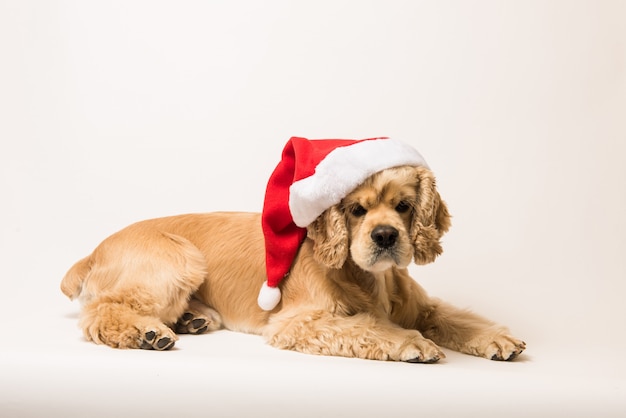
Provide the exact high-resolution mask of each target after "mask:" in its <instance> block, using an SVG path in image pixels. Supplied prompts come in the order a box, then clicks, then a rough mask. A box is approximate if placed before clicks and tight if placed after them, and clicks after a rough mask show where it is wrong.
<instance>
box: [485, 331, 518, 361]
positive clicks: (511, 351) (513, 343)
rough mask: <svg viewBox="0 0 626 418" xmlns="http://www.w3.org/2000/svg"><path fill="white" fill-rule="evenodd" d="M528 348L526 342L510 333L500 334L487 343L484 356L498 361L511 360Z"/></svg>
mask: <svg viewBox="0 0 626 418" xmlns="http://www.w3.org/2000/svg"><path fill="white" fill-rule="evenodd" d="M525 349H526V343H525V342H524V341H521V340H518V339H517V338H514V337H511V336H509V335H498V336H497V337H495V338H494V339H493V341H491V342H490V343H489V344H487V345H486V347H485V349H484V351H483V353H482V354H483V356H484V357H486V358H488V359H491V360H497V361H509V360H513V359H514V358H516V357H517V356H519V355H520V354H521V353H522V351H524V350H525Z"/></svg>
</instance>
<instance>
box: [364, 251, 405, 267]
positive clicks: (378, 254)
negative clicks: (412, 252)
mask: <svg viewBox="0 0 626 418" xmlns="http://www.w3.org/2000/svg"><path fill="white" fill-rule="evenodd" d="M367 264H368V266H369V268H368V270H370V271H382V270H387V269H389V268H391V267H393V266H401V265H402V264H403V263H402V260H401V259H400V256H399V254H398V251H397V250H396V249H395V248H375V249H374V250H373V251H372V254H371V256H370V259H369V260H368V263H367Z"/></svg>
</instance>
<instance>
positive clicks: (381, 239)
mask: <svg viewBox="0 0 626 418" xmlns="http://www.w3.org/2000/svg"><path fill="white" fill-rule="evenodd" d="M371 237H372V241H374V242H375V243H376V245H378V246H379V247H380V248H389V247H393V245H394V244H395V243H396V240H397V239H398V230H397V229H396V228H394V227H393V226H389V225H380V226H377V227H376V228H374V230H373V231H372V234H371Z"/></svg>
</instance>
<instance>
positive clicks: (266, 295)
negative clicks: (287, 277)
mask: <svg viewBox="0 0 626 418" xmlns="http://www.w3.org/2000/svg"><path fill="white" fill-rule="evenodd" d="M280 296H281V294H280V289H279V288H278V287H269V286H268V285H267V281H265V282H263V286H262V287H261V291H260V292H259V298H258V299H257V303H258V304H259V306H260V307H261V309H263V310H264V311H271V310H272V309H274V308H275V307H276V305H278V302H280Z"/></svg>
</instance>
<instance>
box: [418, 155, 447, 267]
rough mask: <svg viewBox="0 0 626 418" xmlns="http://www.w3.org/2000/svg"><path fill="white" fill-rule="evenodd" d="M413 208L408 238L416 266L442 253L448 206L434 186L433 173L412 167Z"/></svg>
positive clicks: (426, 262)
mask: <svg viewBox="0 0 626 418" xmlns="http://www.w3.org/2000/svg"><path fill="white" fill-rule="evenodd" d="M416 175H417V205H416V206H415V212H414V214H413V221H412V224H411V238H412V239H413V246H414V249H415V252H414V259H415V263H416V264H428V263H432V262H433V261H435V258H436V257H437V256H438V255H439V254H441V253H442V252H443V249H442V248H441V243H440V242H439V240H440V238H441V236H442V235H443V234H444V233H445V232H446V231H448V229H449V228H450V214H449V213H448V207H447V206H446V204H445V203H444V202H443V201H442V200H441V197H440V196H439V192H437V189H436V187H435V177H434V176H433V173H432V172H431V171H430V170H429V169H427V168H424V167H417V168H416Z"/></svg>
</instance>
